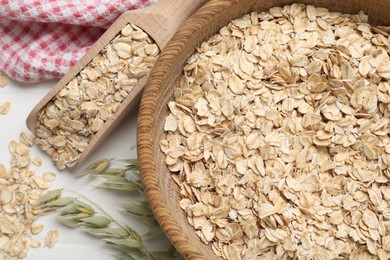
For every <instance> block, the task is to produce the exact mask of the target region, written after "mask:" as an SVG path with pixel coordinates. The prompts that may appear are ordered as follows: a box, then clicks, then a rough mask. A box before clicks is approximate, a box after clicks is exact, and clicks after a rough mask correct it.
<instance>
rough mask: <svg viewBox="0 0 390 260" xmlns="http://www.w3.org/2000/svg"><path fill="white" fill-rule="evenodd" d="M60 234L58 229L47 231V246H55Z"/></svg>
mask: <svg viewBox="0 0 390 260" xmlns="http://www.w3.org/2000/svg"><path fill="white" fill-rule="evenodd" d="M59 236H60V233H59V232H58V231H57V230H50V231H49V232H48V233H47V236H46V239H45V246H46V247H49V248H53V247H54V246H55V245H56V243H57V240H58V237H59Z"/></svg>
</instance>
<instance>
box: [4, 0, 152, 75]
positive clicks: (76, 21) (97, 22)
mask: <svg viewBox="0 0 390 260" xmlns="http://www.w3.org/2000/svg"><path fill="white" fill-rule="evenodd" d="M154 2H157V0H0V70H1V71H4V72H5V73H6V74H8V75H9V76H10V77H11V78H14V79H16V80H19V81H23V82H37V81H41V80H46V79H53V78H59V77H61V76H62V75H63V74H65V73H66V72H67V71H68V70H69V68H70V67H72V66H73V65H74V64H75V63H76V62H77V60H79V59H80V58H81V57H82V56H83V55H84V54H85V52H86V51H87V50H88V48H89V47H90V46H91V45H92V44H93V43H94V42H95V41H96V40H97V39H98V38H99V37H100V36H101V35H102V33H103V32H104V31H105V28H107V27H108V26H110V25H111V24H112V22H113V21H115V19H116V18H117V17H118V16H119V15H120V14H121V13H123V12H124V11H126V10H130V9H136V8H140V7H145V6H147V5H149V4H151V3H154Z"/></svg>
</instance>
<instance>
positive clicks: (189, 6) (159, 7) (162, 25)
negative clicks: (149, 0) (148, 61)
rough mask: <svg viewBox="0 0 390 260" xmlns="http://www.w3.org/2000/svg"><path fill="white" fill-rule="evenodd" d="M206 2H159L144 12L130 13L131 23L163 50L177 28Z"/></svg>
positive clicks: (135, 11)
mask: <svg viewBox="0 0 390 260" xmlns="http://www.w3.org/2000/svg"><path fill="white" fill-rule="evenodd" d="M207 1H208V0H160V1H159V2H157V3H156V4H154V5H151V6H149V7H147V8H145V9H144V10H142V9H137V10H132V11H129V12H131V21H132V22H133V23H134V24H136V25H138V26H139V27H141V28H142V29H143V30H144V31H145V32H146V33H147V34H149V35H150V36H151V37H152V38H153V39H154V40H155V42H156V43H157V45H158V46H159V47H160V48H161V49H163V48H164V47H165V46H166V45H167V43H168V41H169V40H170V39H171V38H172V36H173V35H174V34H175V33H176V31H177V30H178V29H179V27H180V26H181V25H182V24H183V23H184V22H185V21H186V20H187V19H188V17H190V15H191V14H192V13H194V12H195V11H196V10H197V9H199V8H200V7H201V6H202V5H203V4H204V3H206V2H207Z"/></svg>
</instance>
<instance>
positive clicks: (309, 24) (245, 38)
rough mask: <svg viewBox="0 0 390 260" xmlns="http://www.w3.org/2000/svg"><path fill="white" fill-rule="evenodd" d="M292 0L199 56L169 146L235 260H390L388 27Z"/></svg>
mask: <svg viewBox="0 0 390 260" xmlns="http://www.w3.org/2000/svg"><path fill="white" fill-rule="evenodd" d="M367 20H368V18H367V16H366V15H364V14H363V13H362V12H360V13H359V14H356V15H349V14H341V13H336V12H329V11H328V10H327V9H325V8H319V7H318V8H316V7H314V6H304V5H299V4H293V5H291V6H284V7H283V8H280V7H274V8H271V9H270V10H269V12H263V13H251V14H248V15H245V16H244V17H242V18H239V19H236V20H234V21H232V22H230V23H229V24H228V25H227V26H226V27H224V28H222V29H221V30H220V31H219V33H218V34H216V35H215V36H213V37H212V38H211V39H210V40H209V41H207V42H205V43H203V44H202V45H201V46H200V47H199V48H198V50H197V52H196V53H195V54H194V55H193V56H192V57H191V58H190V59H189V60H188V63H187V65H186V66H185V68H184V76H183V77H182V79H181V81H180V87H179V88H178V89H176V90H175V92H174V101H171V102H169V104H168V106H169V109H170V114H169V116H168V117H167V118H166V121H165V125H164V130H165V131H167V136H166V138H165V139H163V140H161V142H160V147H161V150H162V151H163V153H164V154H165V155H166V164H167V165H168V168H169V169H170V170H171V171H172V172H174V173H177V174H173V175H172V176H173V178H174V180H175V181H176V182H177V183H178V185H179V186H180V194H181V197H182V199H181V201H180V206H181V207H182V208H183V210H184V211H185V213H186V216H187V219H188V222H189V223H190V225H191V226H192V227H193V228H194V229H195V231H196V234H197V235H198V236H199V237H200V239H201V240H202V241H203V242H204V243H206V244H209V245H211V247H212V249H213V251H214V252H215V254H216V255H218V256H221V257H222V258H225V259H259V257H262V259H286V258H299V259H333V258H342V259H344V258H350V259H389V257H390V207H389V199H390V187H389V178H390V172H389V165H390V138H389V129H390V128H389V115H390V110H389V109H390V106H389V104H390V85H389V79H390V58H389V52H390V43H389V30H388V29H386V28H383V27H372V26H371V25H369V24H367Z"/></svg>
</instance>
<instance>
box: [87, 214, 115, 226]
mask: <svg viewBox="0 0 390 260" xmlns="http://www.w3.org/2000/svg"><path fill="white" fill-rule="evenodd" d="M81 221H82V222H84V223H85V224H87V225H92V226H96V227H107V226H108V225H110V223H111V222H112V219H110V218H107V217H105V216H92V217H89V218H84V219H82V220H81Z"/></svg>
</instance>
